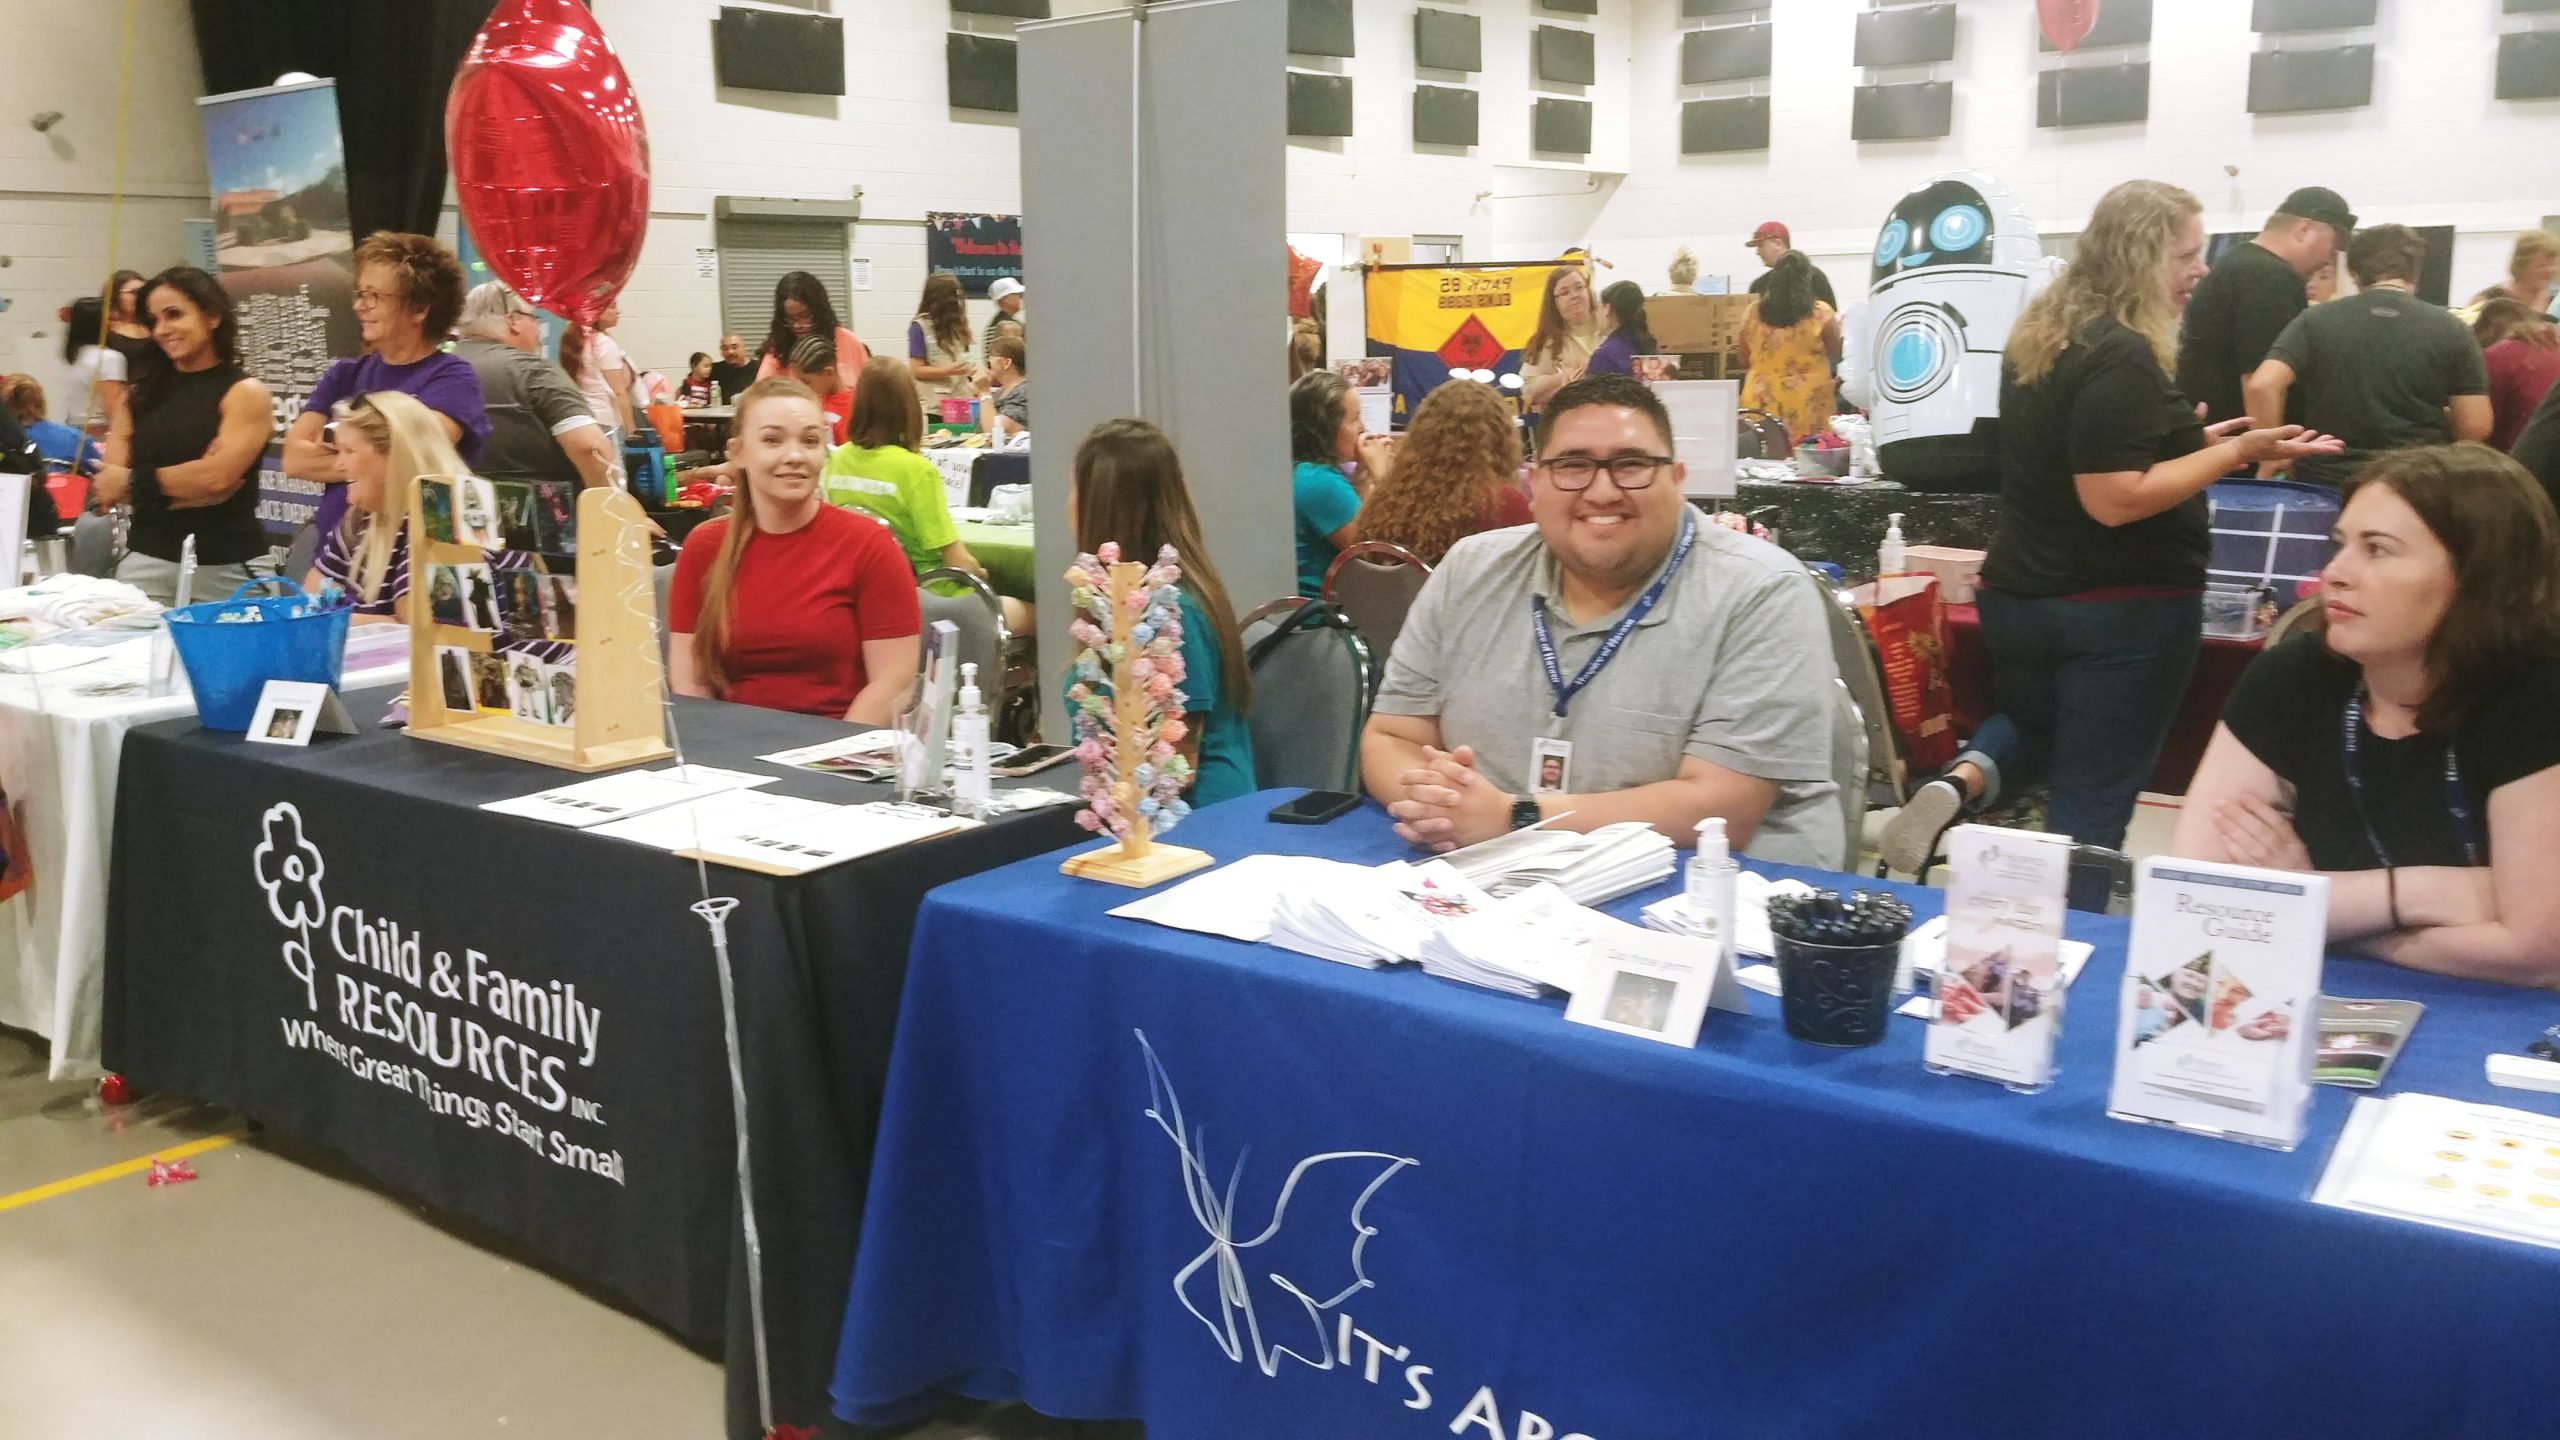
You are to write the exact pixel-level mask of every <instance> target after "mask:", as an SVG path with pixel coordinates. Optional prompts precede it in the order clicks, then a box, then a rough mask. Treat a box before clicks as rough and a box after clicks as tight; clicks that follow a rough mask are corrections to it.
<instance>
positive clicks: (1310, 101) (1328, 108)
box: [1289, 70, 1351, 135]
mask: <svg viewBox="0 0 2560 1440" xmlns="http://www.w3.org/2000/svg"><path fill="white" fill-rule="evenodd" d="M1289 133H1290V134H1292V135H1348V134H1350V133H1351V77H1350V76H1348V75H1310V74H1308V73H1307V72H1306V71H1304V70H1292V71H1290V72H1289Z"/></svg>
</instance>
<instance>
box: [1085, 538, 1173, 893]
mask: <svg viewBox="0 0 2560 1440" xmlns="http://www.w3.org/2000/svg"><path fill="white" fill-rule="evenodd" d="M1168 553H1169V552H1168ZM1110 558H1111V557H1110V555H1108V554H1106V555H1105V556H1104V559H1105V560H1106V561H1108V560H1109V559H1110ZM1078 568H1079V570H1081V569H1082V567H1081V566H1079V567H1078ZM1103 570H1104V574H1105V576H1107V577H1108V582H1109V583H1108V585H1107V586H1106V587H1103V590H1102V593H1103V594H1104V595H1106V596H1107V597H1109V600H1110V605H1111V630H1110V636H1111V643H1112V645H1114V646H1115V647H1117V648H1118V650H1119V654H1120V658H1119V660H1118V661H1117V662H1114V663H1113V664H1112V665H1111V730H1112V738H1113V744H1112V759H1111V766H1112V770H1111V774H1110V778H1109V780H1108V782H1107V783H1108V784H1109V787H1110V792H1111V799H1112V802H1113V804H1114V805H1116V806H1117V807H1118V809H1119V812H1120V813H1121V814H1122V815H1125V816H1127V817H1128V829H1127V830H1125V831H1124V832H1122V834H1121V836H1120V838H1119V839H1118V840H1116V841H1114V842H1113V843H1111V844H1109V845H1105V846H1103V847H1101V848H1100V849H1096V850H1087V851H1084V852H1083V853H1081V854H1077V855H1070V856H1068V857H1067V858H1066V860H1065V861H1064V862H1063V863H1061V864H1060V865H1059V866H1058V869H1059V871H1060V873H1062V874H1067V875H1073V876H1075V877H1077V878H1078V879H1082V880H1101V881H1105V882H1108V883H1110V884H1113V885H1126V886H1129V887H1130V888H1132V889H1138V890H1143V889H1145V888H1147V887H1148V886H1150V885H1160V884H1163V883H1164V882H1165V881H1167V880H1170V879H1172V878H1173V877H1174V876H1176V875H1188V874H1190V873H1191V872H1192V871H1194V870H1198V869H1201V868H1203V867H1205V866H1207V865H1208V864H1209V863H1210V859H1209V853H1208V852H1207V851H1205V850H1191V849H1186V848H1184V847H1183V846H1180V845H1159V844H1157V843H1156V841H1155V836H1154V834H1153V827H1152V826H1151V825H1150V824H1149V823H1148V821H1147V817H1146V816H1145V815H1143V814H1141V813H1140V812H1139V809H1138V805H1139V801H1140V799H1141V797H1140V795H1139V793H1138V766H1139V764H1140V763H1141V762H1143V761H1144V760H1145V758H1146V755H1147V751H1148V749H1149V748H1150V746H1152V745H1153V743H1154V740H1155V737H1156V733H1157V726H1158V724H1159V723H1160V722H1161V721H1162V720H1163V719H1164V718H1166V717H1163V716H1159V715H1157V714H1155V713H1154V707H1153V706H1152V705H1151V703H1150V702H1149V700H1148V698H1147V687H1146V685H1145V684H1144V683H1143V682H1141V681H1139V680H1138V679H1137V678H1136V677H1135V676H1134V675H1133V674H1132V673H1131V672H1132V669H1133V668H1134V667H1135V666H1136V664H1137V663H1138V659H1139V655H1138V650H1139V648H1140V647H1138V646H1137V645H1135V644H1132V643H1131V640H1130V631H1131V629H1132V628H1133V627H1134V626H1135V624H1136V622H1137V616H1136V615H1135V614H1134V613H1133V612H1132V611H1131V610H1130V608H1129V603H1128V602H1129V596H1130V594H1131V593H1132V592H1134V591H1137V590H1139V589H1142V588H1143V587H1144V586H1145V584H1146V577H1147V567H1146V566H1144V565H1139V564H1135V563H1120V564H1106V565H1105V566H1104V567H1103ZM1168 583H1170V582H1168ZM1087 793H1088V794H1091V793H1094V792H1091V791H1088V792H1087Z"/></svg>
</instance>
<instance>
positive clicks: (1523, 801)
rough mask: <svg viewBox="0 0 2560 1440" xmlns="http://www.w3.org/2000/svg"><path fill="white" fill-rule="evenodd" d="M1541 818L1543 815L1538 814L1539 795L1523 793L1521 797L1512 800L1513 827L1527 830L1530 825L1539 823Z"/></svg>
mask: <svg viewBox="0 0 2560 1440" xmlns="http://www.w3.org/2000/svg"><path fill="white" fill-rule="evenodd" d="M1541 818H1542V817H1541V816H1540V815H1539V814H1538V797H1537V796H1535V795H1523V796H1521V797H1520V798H1519V799H1517V800H1514V801H1512V802H1511V828H1512V829H1514V830H1526V829H1528V828H1529V827H1530V826H1532V825H1535V824H1537V823H1538V821H1539V820H1540V819H1541Z"/></svg>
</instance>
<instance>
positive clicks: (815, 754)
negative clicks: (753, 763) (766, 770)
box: [756, 730, 906, 770]
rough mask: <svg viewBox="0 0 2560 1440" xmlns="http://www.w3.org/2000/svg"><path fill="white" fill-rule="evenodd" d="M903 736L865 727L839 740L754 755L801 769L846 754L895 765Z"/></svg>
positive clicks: (902, 734)
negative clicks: (861, 730) (865, 728)
mask: <svg viewBox="0 0 2560 1440" xmlns="http://www.w3.org/2000/svg"><path fill="white" fill-rule="evenodd" d="M905 739H906V735H905V733H904V732H903V731H898V730H865V731H863V732H861V733H860V734H857V735H847V736H845V737H844V738H843V739H841V740H829V741H825V742H823V743H821V744H817V745H803V746H801V747H800V748H799V749H797V750H777V751H775V752H773V753H772V754H770V755H759V756H757V757H756V758H757V759H759V760H762V761H765V762H767V763H769V764H774V765H790V766H793V767H795V768H798V769H802V770H808V769H816V768H820V767H819V766H818V765H817V763H816V762H819V761H825V760H841V759H844V758H846V757H848V756H852V757H857V758H858V759H860V760H861V761H863V762H866V763H876V764H878V765H883V766H894V765H896V764H897V763H898V755H899V753H900V746H901V744H902V742H903V741H904V740H905Z"/></svg>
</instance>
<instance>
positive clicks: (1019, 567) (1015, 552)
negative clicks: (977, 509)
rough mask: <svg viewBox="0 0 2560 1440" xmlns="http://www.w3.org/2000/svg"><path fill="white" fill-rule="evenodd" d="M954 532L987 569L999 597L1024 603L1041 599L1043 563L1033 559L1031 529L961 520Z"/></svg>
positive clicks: (991, 584) (956, 522) (957, 522)
mask: <svg viewBox="0 0 2560 1440" xmlns="http://www.w3.org/2000/svg"><path fill="white" fill-rule="evenodd" d="M952 528H953V529H954V530H956V531H958V532H959V534H960V543H961V544H963V545H966V546H968V547H969V553H970V554H972V555H975V556H976V557H978V563H979V564H981V565H984V566H986V567H987V584H988V585H989V586H991V587H993V588H994V590H995V592H996V593H997V594H999V595H1010V596H1012V597H1013V598H1015V599H1016V600H1023V601H1030V600H1035V599H1037V598H1038V587H1039V583H1040V577H1039V575H1038V574H1037V573H1036V572H1037V571H1038V570H1039V562H1038V561H1037V560H1036V559H1035V558H1034V557H1033V555H1032V550H1031V527H1030V526H1028V525H991V524H989V523H987V522H986V521H984V520H960V521H955V522H953V525H952Z"/></svg>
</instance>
